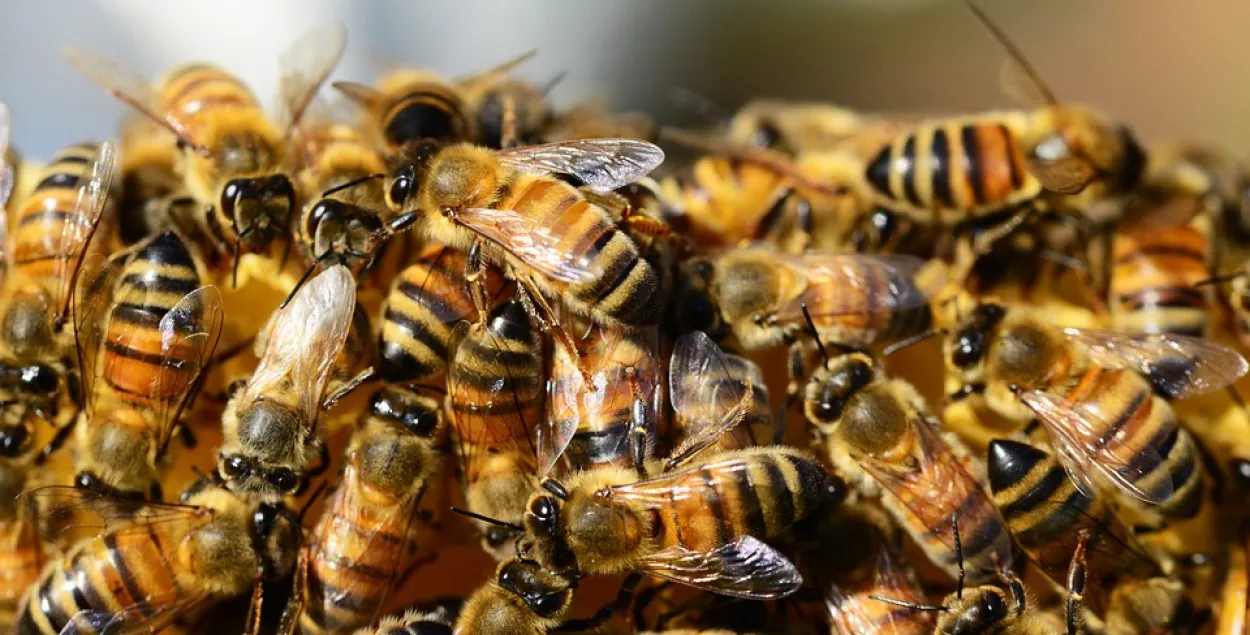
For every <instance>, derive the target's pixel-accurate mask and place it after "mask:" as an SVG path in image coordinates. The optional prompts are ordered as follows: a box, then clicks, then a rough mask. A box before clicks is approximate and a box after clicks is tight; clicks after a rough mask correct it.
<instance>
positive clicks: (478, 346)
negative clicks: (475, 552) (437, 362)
mask: <svg viewBox="0 0 1250 635" xmlns="http://www.w3.org/2000/svg"><path fill="white" fill-rule="evenodd" d="M454 339H455V341H457V342H458V344H456V346H454V347H453V348H452V350H453V353H452V357H451V362H450V364H449V366H448V371H447V401H448V408H449V410H450V412H451V433H452V438H453V440H454V442H455V445H456V455H457V458H458V459H459V462H460V478H461V482H462V484H463V485H464V497H465V502H466V504H467V507H468V510H469V512H471V513H472V514H474V515H476V516H480V517H489V518H493V519H496V520H499V521H502V523H494V524H492V523H489V522H488V521H484V520H482V519H481V518H479V519H478V525H479V527H480V528H481V530H482V534H483V545H482V546H483V548H484V549H485V550H486V551H487V552H488V553H490V554H492V555H493V556H495V557H496V559H499V560H502V559H503V558H505V557H507V556H508V555H510V554H511V551H512V549H511V545H510V544H509V543H510V542H511V541H512V540H513V538H515V529H512V528H511V527H516V526H517V524H518V523H519V521H520V519H521V515H522V513H523V512H524V506H525V501H526V498H527V497H528V496H529V495H530V493H531V492H533V491H534V487H535V484H536V482H535V475H536V474H537V469H538V466H537V463H536V461H537V456H538V453H537V449H536V446H535V436H534V435H535V430H536V428H537V427H538V425H539V421H540V420H541V419H542V417H543V403H544V398H545V396H546V395H545V389H546V378H545V376H544V374H543V357H542V353H543V342H542V338H541V336H540V335H539V333H538V332H537V331H535V330H534V329H533V328H532V327H531V325H530V321H529V317H528V315H527V314H526V312H525V309H523V308H522V307H521V305H520V303H519V302H517V301H515V300H510V301H507V302H503V303H501V304H499V305H498V306H497V307H495V308H494V310H492V311H491V313H490V315H489V316H488V317H487V319H486V320H485V321H481V322H478V323H475V324H473V325H470V324H469V323H467V322H465V323H462V324H461V325H460V326H458V327H457V329H456V334H455V335H454ZM509 525H510V526H511V527H509Z"/></svg>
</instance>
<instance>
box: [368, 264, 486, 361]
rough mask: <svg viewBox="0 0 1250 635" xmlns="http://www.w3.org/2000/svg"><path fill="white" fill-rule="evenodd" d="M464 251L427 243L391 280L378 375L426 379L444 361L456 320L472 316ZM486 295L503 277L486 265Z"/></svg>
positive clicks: (473, 309) (383, 319) (385, 307)
mask: <svg viewBox="0 0 1250 635" xmlns="http://www.w3.org/2000/svg"><path fill="white" fill-rule="evenodd" d="M466 264H467V259H466V256H465V254H464V253H463V252H460V251H456V250H454V249H450V248H448V247H444V246H442V245H438V244H429V245H427V246H426V247H425V249H424V250H422V252H421V253H420V254H419V255H418V256H417V257H416V259H415V261H414V262H413V263H412V264H410V265H408V267H407V268H405V269H404V270H403V271H401V272H400V273H399V274H398V275H397V276H396V277H395V279H394V281H393V282H392V283H391V289H390V293H389V294H388V295H387V298H386V303H385V304H384V306H383V308H382V326H381V329H380V332H379V335H378V350H379V357H380V359H379V361H378V369H379V374H380V375H381V376H382V378H383V379H385V380H386V381H389V382H411V381H415V380H418V379H422V378H424V377H429V376H431V375H434V374H436V373H438V372H439V371H441V370H442V369H443V368H444V367H445V366H446V365H447V359H448V357H449V356H450V355H449V348H448V345H449V343H450V341H451V338H452V332H453V330H454V328H455V326H456V324H458V323H459V322H461V321H463V320H471V319H475V318H476V317H477V316H476V314H475V313H474V311H475V304H474V298H473V296H472V293H471V290H470V288H469V284H468V282H467V281H466V280H465V275H464V274H465V268H466ZM485 286H486V294H487V296H488V297H491V298H493V297H495V296H496V295H498V293H499V292H500V290H501V288H502V286H503V281H502V279H501V278H500V277H499V274H498V272H497V271H496V270H495V269H494V268H493V267H487V269H486V275H485Z"/></svg>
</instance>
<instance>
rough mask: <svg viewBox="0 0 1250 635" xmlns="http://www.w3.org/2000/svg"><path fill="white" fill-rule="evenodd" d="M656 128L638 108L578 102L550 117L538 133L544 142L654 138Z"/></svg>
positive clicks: (657, 131) (658, 130)
mask: <svg viewBox="0 0 1250 635" xmlns="http://www.w3.org/2000/svg"><path fill="white" fill-rule="evenodd" d="M659 133H660V129H659V126H658V125H657V124H656V122H655V120H654V119H652V118H651V117H649V116H647V115H646V114H643V113H641V112H626V113H619V114H618V113H613V112H610V111H609V110H608V109H607V108H606V107H605V106H604V105H603V104H600V103H595V102H589V103H584V104H578V105H577V106H574V107H572V108H570V109H568V110H566V111H564V112H562V113H560V114H559V115H557V116H556V117H555V118H553V119H552V120H551V121H549V122H547V124H546V125H545V126H544V127H543V129H542V132H541V133H540V134H539V135H538V136H539V137H541V138H542V140H543V141H544V142H546V143H556V142H560V141H573V140H576V139H612V138H625V139H642V140H643V141H655V140H656V139H657V138H658V137H659Z"/></svg>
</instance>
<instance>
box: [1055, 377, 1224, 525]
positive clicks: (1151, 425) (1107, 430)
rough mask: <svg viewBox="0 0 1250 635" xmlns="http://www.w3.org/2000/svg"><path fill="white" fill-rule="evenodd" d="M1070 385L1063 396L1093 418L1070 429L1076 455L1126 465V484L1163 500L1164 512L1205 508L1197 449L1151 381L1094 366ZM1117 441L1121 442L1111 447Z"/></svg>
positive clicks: (1185, 513) (1184, 513)
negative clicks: (1084, 424) (1080, 425)
mask: <svg viewBox="0 0 1250 635" xmlns="http://www.w3.org/2000/svg"><path fill="white" fill-rule="evenodd" d="M1071 382H1072V383H1071V384H1070V385H1069V386H1067V387H1066V388H1065V389H1064V390H1063V393H1062V394H1063V398H1064V399H1066V400H1067V401H1069V402H1072V403H1073V404H1074V406H1073V407H1074V408H1076V409H1077V410H1078V411H1083V412H1088V413H1090V414H1091V415H1092V416H1091V417H1087V418H1086V419H1085V423H1086V424H1088V425H1086V426H1082V427H1081V428H1079V429H1078V428H1077V427H1075V426H1070V427H1069V429H1067V430H1066V432H1067V434H1069V435H1071V437H1072V439H1073V443H1074V444H1075V445H1076V449H1077V451H1083V452H1085V453H1087V454H1088V456H1089V457H1090V458H1091V459H1092V460H1093V461H1100V462H1102V463H1103V464H1104V465H1109V466H1122V467H1117V469H1118V470H1119V471H1121V472H1122V474H1123V476H1124V477H1125V478H1126V479H1127V480H1130V481H1131V482H1133V484H1134V485H1135V486H1136V487H1137V488H1138V489H1140V490H1142V491H1143V492H1146V493H1149V494H1152V495H1155V496H1157V497H1159V498H1161V499H1162V500H1161V502H1159V504H1158V505H1157V506H1156V507H1154V508H1153V509H1155V510H1156V511H1158V512H1159V513H1160V514H1162V515H1164V516H1167V517H1170V518H1190V517H1193V516H1194V515H1195V514H1197V513H1198V510H1199V508H1200V507H1201V505H1202V468H1201V465H1199V463H1198V452H1197V448H1196V446H1195V445H1194V441H1193V439H1191V438H1190V436H1189V433H1188V432H1186V431H1185V430H1184V428H1182V427H1181V426H1180V423H1179V422H1178V421H1177V419H1176V415H1175V413H1173V411H1172V407H1171V406H1170V405H1169V404H1168V403H1167V401H1165V400H1164V399H1163V398H1162V397H1159V396H1158V395H1156V394H1155V392H1154V391H1153V390H1152V387H1151V384H1150V382H1148V381H1147V380H1146V379H1145V378H1143V377H1142V376H1141V375H1138V374H1137V373H1136V372H1134V371H1131V370H1124V369H1111V368H1102V367H1099V366H1092V365H1091V366H1088V367H1087V368H1086V369H1085V370H1084V372H1083V373H1081V374H1080V375H1079V376H1075V377H1072V378H1071ZM1052 425H1062V422H1052ZM1113 439H1115V440H1117V443H1115V444H1110V441H1111V440H1113ZM1169 491H1170V494H1167V495H1165V493H1167V492H1169Z"/></svg>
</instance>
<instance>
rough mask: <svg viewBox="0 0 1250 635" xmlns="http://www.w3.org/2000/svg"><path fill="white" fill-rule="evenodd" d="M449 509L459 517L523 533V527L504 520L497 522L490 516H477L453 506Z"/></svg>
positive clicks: (477, 514) (496, 519)
mask: <svg viewBox="0 0 1250 635" xmlns="http://www.w3.org/2000/svg"><path fill="white" fill-rule="evenodd" d="M449 509H451V511H453V512H455V513H457V514H460V515H461V516H468V517H469V518H473V519H475V520H480V521H482V522H484V523H490V524H492V525H494V526H496V527H507V528H508V529H512V530H514V531H522V532H523V531H525V528H524V527H522V526H520V525H518V524H516V523H510V522H507V521H505V520H499V519H498V518H491V517H490V516H483V515H482V514H479V513H477V512H471V511H469V510H467V509H461V508H459V507H456V506H455V505H452V506H451V507H450V508H449Z"/></svg>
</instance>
